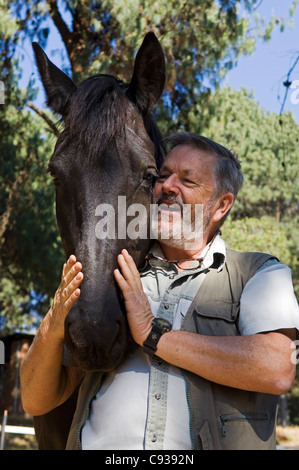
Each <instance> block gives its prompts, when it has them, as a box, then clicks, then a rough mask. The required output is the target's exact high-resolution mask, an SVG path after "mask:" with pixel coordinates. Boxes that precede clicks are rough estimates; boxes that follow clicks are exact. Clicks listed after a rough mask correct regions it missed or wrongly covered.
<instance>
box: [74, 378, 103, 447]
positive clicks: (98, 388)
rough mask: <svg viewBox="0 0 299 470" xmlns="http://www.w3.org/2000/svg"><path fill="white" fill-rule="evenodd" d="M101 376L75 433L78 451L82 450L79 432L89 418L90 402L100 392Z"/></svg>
mask: <svg viewBox="0 0 299 470" xmlns="http://www.w3.org/2000/svg"><path fill="white" fill-rule="evenodd" d="M103 376H104V374H102V375H101V378H100V380H99V383H98V385H97V387H96V389H95V392H94V393H93V395H92V397H91V398H90V400H89V402H88V405H87V408H86V412H85V416H84V419H83V421H82V422H81V424H80V426H79V428H78V431H77V442H78V448H79V449H80V450H82V442H81V432H82V429H83V426H84V425H85V423H86V421H87V420H88V418H89V414H90V408H91V402H92V400H93V399H94V397H95V396H96V394H97V393H98V391H99V390H100V388H101V386H102V380H103Z"/></svg>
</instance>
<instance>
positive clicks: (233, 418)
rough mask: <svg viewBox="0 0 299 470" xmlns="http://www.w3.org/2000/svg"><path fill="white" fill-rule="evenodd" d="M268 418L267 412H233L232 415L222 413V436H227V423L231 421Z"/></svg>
mask: <svg viewBox="0 0 299 470" xmlns="http://www.w3.org/2000/svg"><path fill="white" fill-rule="evenodd" d="M265 419H268V416H267V414H266V413H247V414H231V415H221V416H220V420H221V423H222V428H221V431H222V436H223V437H225V436H226V423H228V422H231V421H242V420H246V421H250V420H265Z"/></svg>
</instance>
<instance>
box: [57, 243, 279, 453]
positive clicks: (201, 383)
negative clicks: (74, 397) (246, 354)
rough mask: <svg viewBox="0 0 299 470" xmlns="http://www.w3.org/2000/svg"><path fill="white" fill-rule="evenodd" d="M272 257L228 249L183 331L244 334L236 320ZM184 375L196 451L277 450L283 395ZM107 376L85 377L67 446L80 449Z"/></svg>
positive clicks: (92, 374) (197, 298) (206, 282)
mask: <svg viewBox="0 0 299 470" xmlns="http://www.w3.org/2000/svg"><path fill="white" fill-rule="evenodd" d="M271 258H273V257H272V256H270V255H266V254H262V253H239V252H235V251H231V250H228V251H227V257H226V263H225V265H224V268H223V269H222V271H220V272H218V271H217V269H213V268H211V269H210V271H209V272H208V274H207V275H206V277H205V280H204V282H203V284H202V285H201V287H200V288H199V290H198V292H197V294H196V295H195V298H194V300H193V302H192V304H191V306H190V308H189V310H188V312H187V314H186V317H185V319H184V322H183V325H182V328H181V329H182V330H185V331H190V332H194V333H198V334H202V335H209V336H237V335H239V332H238V328H237V318H238V314H239V306H240V297H241V294H242V291H243V289H244V286H245V284H246V283H247V281H248V280H249V279H250V278H251V277H252V276H253V274H254V273H255V272H256V270H257V269H258V268H260V267H261V266H262V265H263V264H264V263H265V262H266V261H267V260H268V259H271ZM182 372H183V375H184V377H185V380H186V392H187V401H188V405H189V410H190V432H191V439H192V442H193V447H194V449H197V450H202V449H203V450H209V449H215V450H221V449H223V450H237V449H275V445H276V443H275V421H276V409H277V402H278V396H274V395H268V394H263V393H257V392H247V391H243V390H239V389H234V388H230V387H226V386H222V385H218V384H215V383H213V382H209V381H208V380H205V379H203V378H201V377H199V376H197V375H195V374H193V373H191V372H187V371H182ZM102 377H103V374H102V373H101V372H90V373H87V374H86V375H85V378H84V380H83V383H82V385H81V388H80V392H79V397H78V404H77V409H76V412H75V415H74V419H73V423H72V426H71V430H70V434H69V438H68V442H67V447H66V448H67V449H69V450H74V449H80V438H81V431H82V428H83V425H84V423H85V422H86V420H87V419H88V417H89V413H90V406H91V401H92V400H93V398H94V397H95V395H96V394H97V392H98V390H99V388H100V386H101V380H102Z"/></svg>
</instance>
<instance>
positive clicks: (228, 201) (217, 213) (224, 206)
mask: <svg viewBox="0 0 299 470" xmlns="http://www.w3.org/2000/svg"><path fill="white" fill-rule="evenodd" d="M233 203H234V195H233V194H232V193H225V194H222V195H221V196H220V197H219V199H218V201H217V203H216V206H215V210H214V215H213V220H214V222H220V220H221V219H223V217H225V215H226V214H227V213H228V212H229V211H230V210H231V208H232V206H233Z"/></svg>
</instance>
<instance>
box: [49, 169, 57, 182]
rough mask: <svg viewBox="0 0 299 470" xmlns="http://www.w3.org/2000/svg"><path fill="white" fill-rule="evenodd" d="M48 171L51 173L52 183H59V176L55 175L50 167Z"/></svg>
mask: <svg viewBox="0 0 299 470" xmlns="http://www.w3.org/2000/svg"><path fill="white" fill-rule="evenodd" d="M48 172H49V173H50V175H51V178H52V180H53V183H54V184H55V185H57V184H59V178H58V176H57V175H56V174H55V173H54V172H53V171H52V170H50V168H48Z"/></svg>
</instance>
